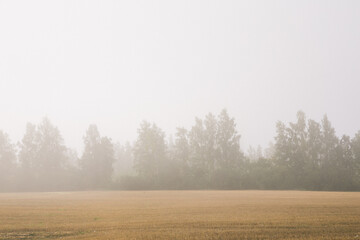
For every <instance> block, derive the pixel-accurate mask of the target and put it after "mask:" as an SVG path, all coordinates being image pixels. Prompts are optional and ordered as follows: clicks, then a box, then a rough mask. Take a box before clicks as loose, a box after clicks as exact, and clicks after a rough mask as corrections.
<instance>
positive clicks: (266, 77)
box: [0, 0, 360, 172]
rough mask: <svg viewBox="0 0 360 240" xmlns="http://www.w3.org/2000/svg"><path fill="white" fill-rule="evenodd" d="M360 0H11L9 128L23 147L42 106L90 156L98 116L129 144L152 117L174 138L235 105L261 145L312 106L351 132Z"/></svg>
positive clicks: (0, 67)
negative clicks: (89, 137) (88, 139)
mask: <svg viewBox="0 0 360 240" xmlns="http://www.w3.org/2000/svg"><path fill="white" fill-rule="evenodd" d="M359 10H360V2H359V1H355V0H354V1H325V0H324V1H287V0H286V1H213V0H211V1H205V0H204V1H200V0H199V1H93V0H87V1H85V0H84V1H81V0H80V1H70V0H69V1H45V0H44V1H20V0H19V1H4V0H3V1H1V0H0V130H2V131H4V132H5V133H6V134H8V138H9V139H10V141H11V142H12V143H14V145H16V149H18V148H19V145H18V143H19V144H20V145H21V141H22V139H23V136H24V134H26V126H27V123H28V122H31V123H33V124H35V125H38V126H39V127H40V126H42V125H41V122H42V121H43V120H42V119H44V117H45V119H47V120H46V121H50V122H51V124H53V125H54V126H55V127H57V129H58V130H59V134H60V135H61V136H62V138H63V140H64V142H63V145H64V146H66V147H67V148H70V149H72V150H71V152H72V154H70V155H72V156H75V155H77V156H78V157H79V158H81V156H82V155H83V152H84V151H85V150H86V147H84V146H85V144H84V142H83V138H84V136H85V133H86V131H87V130H88V127H89V126H95V125H96V127H97V129H98V131H99V132H100V134H101V137H102V136H106V139H108V140H111V143H112V144H117V143H119V144H120V145H118V146H121V147H119V149H121V148H123V147H124V146H125V144H126V142H129V143H130V144H131V145H134V144H135V142H136V141H137V140H138V131H137V129H139V126H140V125H141V124H142V123H143V121H144V120H146V121H149V122H150V123H155V124H156V126H157V127H158V128H159V129H161V131H163V132H164V139H165V143H166V144H168V141H169V139H175V138H176V134H177V128H178V127H184V128H185V129H187V130H188V131H190V130H191V128H192V127H193V126H194V124H195V123H196V122H195V117H199V118H201V119H205V118H206V117H205V116H206V115H207V114H208V113H209V112H211V113H213V114H215V116H218V114H220V113H221V112H222V110H223V109H227V112H228V113H229V115H230V118H234V121H235V122H236V130H237V133H238V134H239V144H240V145H239V147H240V148H241V152H242V153H245V155H254V150H251V149H256V148H257V146H258V145H260V146H261V147H262V149H266V148H268V147H269V144H270V146H273V144H272V143H274V142H275V139H274V137H275V136H277V134H278V132H276V129H277V128H276V123H277V121H279V120H281V121H283V122H285V123H289V122H296V121H297V120H298V119H297V118H296V116H297V115H296V114H297V112H298V111H299V110H302V111H303V112H305V113H306V116H308V118H311V119H314V120H315V121H316V122H319V123H321V121H323V116H324V114H327V117H328V118H329V119H330V120H331V123H332V126H333V127H334V129H336V133H335V134H336V136H337V137H338V138H339V139H338V140H339V141H340V139H341V136H342V135H343V134H346V135H348V136H350V137H351V138H352V137H353V136H354V135H355V133H356V132H357V131H358V130H359V129H360V124H359V123H360V95H359V89H360V81H359V77H360V68H359V64H360V48H359V42H360V15H359ZM308 118H307V119H308ZM46 121H45V122H46ZM306 121H307V120H306ZM45 125H46V124H45ZM150 125H151V124H150ZM195 125H196V124H195ZM155 129H156V128H155ZM154 131H155V130H154ZM155 132H156V131H155ZM160 135H161V134H160ZM236 136H237V135H236ZM240 136H241V137H240ZM99 138H100V136H99ZM39 141H40V140H39ZM100 142H101V141H100ZM270 142H272V143H270ZM104 144H105V143H104ZM105 145H106V144H105ZM250 146H252V148H250V151H249V152H250V153H249V154H248V149H249V147H250ZM270 148H272V147H270ZM18 150H19V149H18ZM74 151H76V153H75V152H74ZM124 151H125V150H124ZM129 151H130V150H129ZM130 152H132V150H131V151H130ZM130 152H127V153H126V151H125V153H124V152H121V153H119V152H118V153H116V151H115V157H116V154H120V155H121V154H125V155H126V154H127V155H131V154H130ZM255 155H256V154H255ZM255 158H256V157H255ZM73 159H75V160H74V162H75V165H76V164H78V162H77V160H76V159H77V157H73ZM120 165H121V164H120ZM126 166H127V168H130V166H129V165H126ZM115 171H116V172H123V171H122V170H119V169H115ZM129 171H131V172H133V170H129ZM139 171H140V170H139ZM140 172H141V171H140Z"/></svg>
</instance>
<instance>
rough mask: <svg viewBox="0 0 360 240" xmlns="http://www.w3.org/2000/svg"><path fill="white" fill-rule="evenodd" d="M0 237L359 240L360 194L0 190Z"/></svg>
mask: <svg viewBox="0 0 360 240" xmlns="http://www.w3.org/2000/svg"><path fill="white" fill-rule="evenodd" d="M0 239H11V240H12V239H359V240H360V193H352V192H347V193H343V192H304V191H136V192H131V191H130V192H127V191H113V192H59V193H0Z"/></svg>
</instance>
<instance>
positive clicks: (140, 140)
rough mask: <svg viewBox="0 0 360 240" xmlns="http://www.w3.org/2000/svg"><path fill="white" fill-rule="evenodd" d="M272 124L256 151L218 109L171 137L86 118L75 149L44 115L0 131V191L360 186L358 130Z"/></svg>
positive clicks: (300, 118) (300, 120) (301, 122)
mask: <svg viewBox="0 0 360 240" xmlns="http://www.w3.org/2000/svg"><path fill="white" fill-rule="evenodd" d="M276 132H277V133H276V136H275V139H274V144H270V146H269V147H268V149H266V150H265V151H264V152H263V151H262V150H261V149H258V150H253V149H252V150H250V151H249V153H248V154H244V153H243V152H242V150H241V148H240V135H239V133H238V132H237V130H236V123H235V120H234V118H232V117H230V116H229V115H228V113H227V111H226V110H223V111H222V112H221V113H220V114H219V115H217V116H215V115H213V114H211V113H209V114H208V115H207V116H206V117H205V118H204V119H199V118H196V120H195V124H194V125H193V126H192V127H191V128H190V129H185V128H177V131H176V134H175V136H174V138H172V137H170V138H166V136H165V133H164V132H163V131H162V130H161V129H160V128H159V127H158V126H156V125H155V124H150V123H149V122H146V121H144V122H143V123H142V124H141V125H140V127H139V129H138V137H137V140H136V141H135V142H134V143H132V144H130V143H127V144H125V145H120V144H114V143H113V142H112V140H111V139H110V138H108V137H105V136H101V135H100V133H99V131H98V129H97V127H96V125H90V126H89V127H88V129H87V131H86V133H85V135H84V138H83V141H84V151H83V153H82V154H81V156H78V155H77V153H76V151H74V150H71V149H69V148H67V147H66V146H65V145H64V141H63V139H62V137H61V134H60V132H59V130H58V129H57V128H56V127H55V126H53V125H52V124H51V122H50V121H49V120H48V119H46V118H44V119H43V120H42V122H41V123H39V124H38V125H34V124H30V123H29V124H27V126H26V132H25V134H24V136H23V138H22V140H21V141H20V142H19V143H17V144H13V143H12V142H11V141H10V139H9V137H8V135H7V134H5V133H4V132H2V131H0V191H63V190H90V189H307V190H360V131H359V132H358V133H357V134H355V136H354V137H353V138H351V137H349V136H346V135H344V136H342V137H341V138H339V137H338V136H336V134H335V130H334V128H333V127H332V126H331V123H330V121H329V120H328V118H327V117H326V116H324V118H323V119H322V121H321V123H318V122H316V121H314V120H311V119H309V120H307V119H306V116H305V114H304V113H303V112H298V114H297V121H296V122H294V123H288V124H284V123H282V122H278V123H277V124H276Z"/></svg>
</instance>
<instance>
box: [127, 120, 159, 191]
mask: <svg viewBox="0 0 360 240" xmlns="http://www.w3.org/2000/svg"><path fill="white" fill-rule="evenodd" d="M133 151H134V168H135V170H136V171H137V173H138V175H139V176H140V177H143V178H145V179H148V180H149V181H150V182H151V183H152V184H155V185H159V184H160V179H161V174H163V171H162V170H163V169H162V167H163V166H164V162H165V160H166V145H165V134H164V132H163V131H162V130H161V129H160V128H158V127H157V126H156V125H155V124H152V125H151V124H150V123H148V122H146V121H144V122H142V123H141V125H140V128H139V129H138V138H137V140H136V142H135V145H134V150H133Z"/></svg>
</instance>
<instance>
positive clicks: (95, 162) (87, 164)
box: [80, 125, 115, 189]
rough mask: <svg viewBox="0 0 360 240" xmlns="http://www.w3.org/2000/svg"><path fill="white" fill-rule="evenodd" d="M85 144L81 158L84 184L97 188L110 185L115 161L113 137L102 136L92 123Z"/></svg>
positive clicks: (85, 137)
mask: <svg viewBox="0 0 360 240" xmlns="http://www.w3.org/2000/svg"><path fill="white" fill-rule="evenodd" d="M84 144H85V150H84V153H83V155H82V158H81V159H80V166H81V170H82V175H83V184H84V186H85V187H87V188H95V189H99V188H106V187H109V186H110V184H111V180H112V179H111V177H112V173H113V167H112V165H113V163H114V161H115V159H114V148H113V144H112V142H111V139H109V138H107V137H101V136H100V133H99V131H98V128H97V126H96V125H90V126H89V128H88V130H87V131H86V134H85V136H84Z"/></svg>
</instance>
